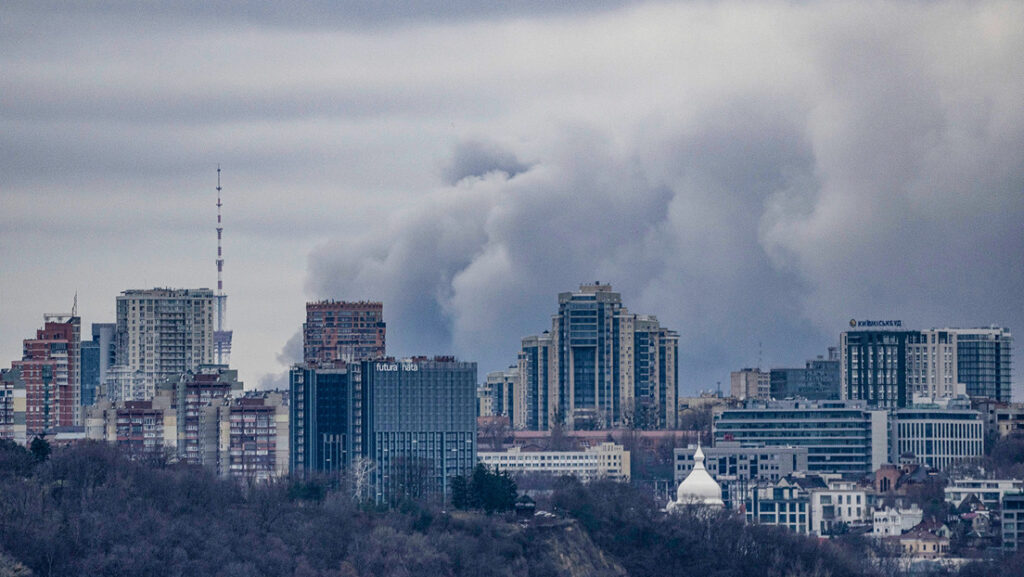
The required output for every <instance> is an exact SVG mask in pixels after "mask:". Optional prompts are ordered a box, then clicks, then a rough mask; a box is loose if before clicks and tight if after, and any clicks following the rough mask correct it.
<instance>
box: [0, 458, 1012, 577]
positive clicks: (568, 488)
mask: <svg viewBox="0 0 1024 577" xmlns="http://www.w3.org/2000/svg"><path fill="white" fill-rule="evenodd" d="M37 449H38V450H37V451H36V452H35V453H33V452H29V451H27V450H25V449H24V448H22V447H19V446H17V445H14V444H13V443H4V442H0V575H3V576H6V575H21V576H25V575H29V574H32V575H36V576H42V577H51V576H53V577H58V576H80V575H89V576H111V577H113V576H134V575H139V576H143V575H144V576H163V575H167V576H181V577H184V576H190V577H191V576H196V577H204V576H211V577H259V576H267V577H270V576H273V577H280V576H289V575H290V576H295V577H299V576H301V577H317V576H322V577H341V576H346V577H347V576H356V575H359V576H377V575H380V576H384V575H387V576H397V577H402V576H413V575H415V576H425V577H431V576H435V575H436V576H463V575H465V576H482V577H489V576H509V577H511V576H516V577H520V576H533V577H536V576H543V577H549V576H551V577H554V576H558V575H572V576H574V577H584V576H587V577H590V576H594V577H603V576H609V577H611V576H618V575H624V574H628V575H631V576H633V577H644V576H652V577H653V576H662V575H702V576H705V575H706V576H723V577H724V576H744V575H757V576H766V575H767V576H772V575H778V576H780V577H781V576H790V575H792V576H805V575H806V576H811V575H821V576H824V575H830V576H832V577H844V576H853V575H876V574H884V573H881V572H880V571H878V570H876V568H874V566H873V565H872V564H871V563H870V561H869V560H868V555H866V554H863V553H861V552H858V551H856V550H855V549H853V548H851V547H846V548H843V547H838V546H835V545H833V544H831V543H819V542H818V541H816V540H813V539H808V538H803V537H800V536H797V535H792V534H789V533H786V532H785V531H783V530H777V529H771V528H766V527H747V526H745V525H744V524H743V523H742V522H740V521H738V520H736V519H735V518H733V517H730V516H729V515H727V514H715V515H710V516H705V515H700V514H697V513H691V514H684V515H682V516H673V517H666V516H665V515H664V514H662V513H660V512H659V511H658V510H657V507H656V506H655V505H654V503H653V502H652V501H651V499H649V498H648V497H647V496H646V495H645V494H644V493H642V492H640V491H638V490H636V489H634V488H632V487H630V486H629V485H623V484H618V483H610V482H599V483H595V484H593V485H590V486H583V485H580V484H579V483H578V482H575V481H572V480H564V481H561V482H560V483H559V484H558V488H557V489H556V491H555V493H554V495H553V496H552V497H551V499H550V501H549V502H546V503H541V504H540V506H541V507H546V508H549V509H551V510H555V511H558V512H560V513H561V514H562V515H563V516H564V518H563V519H550V518H544V519H543V520H541V521H538V522H531V523H523V522H521V521H519V520H516V519H515V518H514V516H513V515H512V514H493V515H488V514H485V513H484V512H483V511H482V510H481V511H479V512H462V511H458V512H444V511H443V510H442V509H440V508H438V507H434V506H428V505H423V504H421V503H417V502H412V501H406V502H404V503H402V504H400V505H399V506H398V507H396V508H394V509H392V510H387V511H385V510H380V509H377V508H375V507H374V506H372V505H371V504H367V503H363V502H360V501H358V500H356V499H353V497H352V493H351V491H349V490H348V488H347V485H346V484H345V483H344V482H342V481H340V480H339V479H336V478H335V479H315V480H312V481H306V482H302V483H292V482H286V481H282V482H280V483H275V484H269V485H256V486H248V487H247V486H241V485H239V484H237V483H234V482H230V481H223V480H220V479H217V478H215V477H213V476H212V475H210V474H209V473H208V472H206V471H205V470H204V469H202V468H198V467H188V466H182V465H177V464H174V465H172V464H168V463H165V462H160V461H153V462H150V463H139V462H134V461H129V460H126V459H124V458H122V457H121V456H120V455H119V454H118V453H117V452H116V450H114V449H113V448H111V447H109V446H107V445H103V444H84V445H80V446H77V447H74V448H66V449H55V450H54V451H53V452H52V454H50V455H49V456H47V455H46V454H45V451H43V450H42V447H37ZM503 479H504V476H500V475H499V476H494V477H488V476H485V475H484V474H483V473H481V474H480V475H478V478H477V479H476V482H474V480H473V479H467V492H466V496H467V501H466V503H464V505H465V506H467V507H474V506H475V507H478V508H479V509H483V508H484V507H485V506H486V505H485V504H484V503H483V496H484V495H488V494H491V495H495V496H497V495H504V498H503V500H502V503H503V506H504V504H507V502H508V501H507V499H508V495H509V487H508V484H507V482H506V481H505V480H503ZM474 493H475V495H476V496H474ZM580 529H583V530H580ZM1020 566H1021V564H1020V560H1019V559H1018V560H1017V564H1016V565H1010V564H1007V565H1004V566H1002V569H1001V570H1002V571H1003V572H999V571H1000V567H998V566H990V565H978V566H974V567H971V568H970V570H969V571H966V570H965V571H964V572H963V573H962V574H963V575H969V576H971V577H985V576H987V575H1012V574H1014V573H1013V572H1012V570H1017V569H1016V568H1019V567H1020ZM1017 574H1019V573H1017Z"/></svg>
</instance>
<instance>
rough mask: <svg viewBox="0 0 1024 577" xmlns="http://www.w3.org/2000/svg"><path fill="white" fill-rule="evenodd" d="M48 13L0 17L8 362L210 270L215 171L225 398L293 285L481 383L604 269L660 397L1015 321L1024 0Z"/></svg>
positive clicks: (279, 329)
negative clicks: (364, 313)
mask: <svg viewBox="0 0 1024 577" xmlns="http://www.w3.org/2000/svg"><path fill="white" fill-rule="evenodd" d="M73 4H74V6H73V7H68V6H67V5H66V3H64V2H52V3H48V2H38V1H32V2H5V3H4V4H3V6H2V7H0V200H2V204H0V364H2V365H3V366H9V361H10V360H14V359H18V358H20V356H21V341H22V339H24V338H26V337H29V336H31V335H32V334H33V331H34V330H35V329H36V328H39V326H40V325H41V323H42V315H43V313H45V312H64V311H69V310H70V308H71V305H72V300H73V298H74V295H75V292H76V291H77V293H78V306H79V313H80V315H81V316H82V318H83V322H84V323H85V324H86V327H85V330H84V331H83V333H84V334H88V324H89V323H93V322H112V321H113V320H114V303H115V297H116V296H117V295H118V293H120V292H121V291H122V290H125V289H136V288H152V287H155V286H171V287H191V288H195V287H210V288H213V287H215V285H216V268H215V265H214V260H215V255H216V235H215V232H214V228H215V226H216V212H215V210H216V208H215V198H216V193H215V190H214V187H215V185H216V166H217V164H218V163H219V164H220V165H221V166H222V168H223V170H224V172H223V187H224V193H223V196H224V226H225V240H224V249H225V258H226V261H227V262H226V266H225V274H224V277H225V285H226V290H227V292H228V294H229V299H228V306H229V319H228V321H229V325H230V327H231V328H233V329H234V331H235V341H234V354H233V357H232V361H233V363H232V364H234V365H236V367H237V368H238V369H239V370H240V372H241V376H242V378H243V379H244V380H245V381H246V384H247V386H249V387H255V386H258V385H263V386H271V385H273V384H275V383H285V382H286V381H282V375H283V371H284V370H285V367H286V366H287V363H289V362H291V361H292V360H293V359H294V357H295V355H296V354H297V353H298V354H299V355H301V339H297V338H296V334H297V332H298V331H299V329H300V326H301V323H302V321H303V318H304V303H305V302H306V301H307V300H311V299H318V298H334V299H343V300H359V299H370V300H380V301H383V302H384V316H385V320H386V321H387V323H388V335H387V336H388V349H389V352H390V353H392V354H395V355H397V356H405V355H412V354H456V355H458V356H459V357H461V358H463V359H465V360H473V361H477V362H479V364H480V367H479V368H480V379H481V380H482V379H483V376H484V374H485V373H486V372H487V371H491V370H497V369H501V368H503V367H505V366H507V365H508V364H510V363H513V362H514V361H515V359H516V353H517V352H518V350H519V343H520V339H521V338H522V337H523V336H526V335H530V334H536V333H539V332H541V331H542V330H544V329H547V328H550V316H551V315H552V314H553V313H554V312H555V311H556V309H557V293H558V292H562V291H569V290H573V289H574V288H576V287H578V285H579V284H580V283H581V282H592V281H595V280H600V281H602V282H607V283H611V284H612V285H613V287H614V288H615V289H616V290H618V291H620V292H621V293H622V298H623V301H624V303H625V305H626V306H627V307H628V308H629V309H630V310H631V311H633V312H637V313H644V314H654V315H657V316H658V318H659V319H660V320H661V321H662V324H664V325H666V326H668V327H670V328H674V329H676V330H678V331H679V333H680V345H679V347H680V350H679V352H680V355H679V357H680V367H679V368H680V381H681V389H682V391H683V392H684V393H689V392H694V391H697V390H699V389H709V388H714V387H715V383H716V382H717V381H722V382H723V386H725V387H726V388H727V383H728V376H729V371H730V370H735V369H738V368H741V367H745V366H753V365H757V364H758V362H759V360H760V364H761V366H763V367H772V366H802V364H803V362H804V361H805V360H806V359H808V358H813V357H814V356H816V355H819V354H825V351H826V348H827V347H828V346H832V345H835V344H837V342H838V334H839V332H840V331H842V330H843V329H844V328H845V327H846V326H847V323H848V321H849V319H850V318H862V319H866V318H870V319H902V320H903V321H904V324H905V325H906V326H910V327H917V328H931V327H937V326H981V325H990V324H999V325H1004V326H1008V327H1009V328H1010V329H1011V330H1014V331H1017V332H1018V333H1019V332H1020V331H1021V330H1022V327H1024V228H1022V225H1021V222H1022V221H1024V100H1022V95H1024V58H1022V57H1021V55H1022V54H1024V4H1022V3H1020V2H1015V1H1008V2H951V3H950V2H905V3H878V2H861V1H856V2H714V1H705V2H698V1H693V2H681V3H654V2H638V3H631V2H615V1H605V2H569V3H560V4H559V5H558V7H553V6H552V5H553V4H556V3H553V2H547V1H536V2H533V1H530V2H491V3H482V2H478V1H475V0H466V1H454V2H453V1H450V0H449V1H444V2H441V1H433V2H431V1H427V2H416V3H411V2H391V1H388V2H323V3H315V2H314V3H311V4H307V5H306V7H302V8H300V7H297V6H295V5H294V3H274V4H273V5H272V7H268V8H259V7H253V6H251V5H250V4H251V3H249V2H224V3H219V4H218V5H217V6H214V7H211V6H209V5H208V3H206V2H194V3H191V2H177V3H174V6H173V7H160V8H157V7H151V6H150V5H149V4H148V3H145V4H140V3H137V2H123V3H117V2H95V3H91V2H76V3H73ZM409 4H415V5H416V8H410V7H409V6H407V5H409ZM1021 339H1022V336H1021V335H1018V342H1019V341H1021ZM1014 354H1015V357H1016V359H1015V360H1016V363H1015V364H1016V365H1017V366H1018V367H1019V366H1020V365H1021V363H1022V362H1024V357H1021V347H1020V346H1017V347H1016V351H1015V353H1014ZM1015 372H1016V375H1017V376H1018V378H1017V379H1016V380H1015V388H1016V389H1018V391H1019V389H1020V388H1021V387H1020V385H1019V384H1017V383H1016V381H1019V380H1020V379H1019V375H1020V371H1019V370H1015ZM1018 396H1019V392H1018Z"/></svg>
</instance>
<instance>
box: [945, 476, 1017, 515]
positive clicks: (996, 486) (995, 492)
mask: <svg viewBox="0 0 1024 577" xmlns="http://www.w3.org/2000/svg"><path fill="white" fill-rule="evenodd" d="M1021 491H1024V480H1021V479H950V481H949V484H948V485H947V486H946V488H945V493H946V502H947V503H950V504H951V505H953V506H954V507H959V506H960V505H961V503H963V502H964V500H966V499H968V498H969V497H971V496H972V495H973V496H975V497H977V498H978V499H979V500H980V501H981V502H982V503H983V504H984V505H985V506H986V507H988V508H989V509H998V508H1000V507H1001V506H1002V503H1003V498H1004V497H1005V496H1006V495H1009V494H1013V493H1020V492H1021Z"/></svg>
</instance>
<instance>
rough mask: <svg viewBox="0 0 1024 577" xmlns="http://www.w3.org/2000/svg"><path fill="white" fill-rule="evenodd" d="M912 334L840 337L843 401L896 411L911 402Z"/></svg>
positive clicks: (857, 333) (849, 333) (883, 332)
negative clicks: (909, 341) (909, 358)
mask: <svg viewBox="0 0 1024 577" xmlns="http://www.w3.org/2000/svg"><path fill="white" fill-rule="evenodd" d="M909 335H910V331H887V330H881V331H846V332H844V333H842V334H840V335H839V354H840V362H839V376H840V383H841V384H840V397H841V398H842V399H844V400H845V399H850V400H862V401H865V402H866V403H867V404H868V405H869V406H871V407H884V408H889V409H895V408H898V407H906V406H907V405H908V404H910V402H911V394H910V392H909V391H908V388H907V339H908V336H909Z"/></svg>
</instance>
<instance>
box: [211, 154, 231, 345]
mask: <svg viewBox="0 0 1024 577" xmlns="http://www.w3.org/2000/svg"><path fill="white" fill-rule="evenodd" d="M220 191H221V188H220V165H219V164H218V165H217V296H216V299H217V325H216V327H217V328H216V329H214V331H213V353H214V358H215V359H216V361H217V364H218V365H227V364H228V363H229V362H230V359H231V331H228V330H225V329H224V325H226V324H227V314H228V295H226V294H224V250H223V248H222V247H221V238H222V236H223V235H224V227H223V226H222V223H221V215H220V208H221V206H223V203H222V202H221V199H220Z"/></svg>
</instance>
